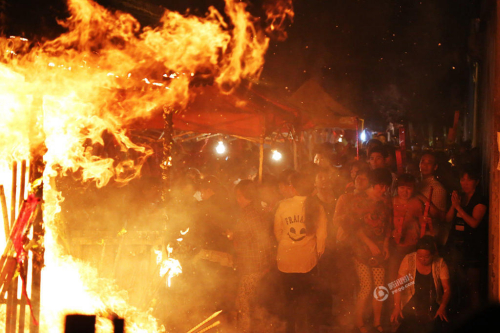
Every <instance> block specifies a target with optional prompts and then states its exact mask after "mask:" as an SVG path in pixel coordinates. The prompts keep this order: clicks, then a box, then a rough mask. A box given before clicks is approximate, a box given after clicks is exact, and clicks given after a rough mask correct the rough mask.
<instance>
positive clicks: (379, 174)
mask: <svg viewBox="0 0 500 333" xmlns="http://www.w3.org/2000/svg"><path fill="white" fill-rule="evenodd" d="M368 182H369V184H370V185H369V186H370V188H373V194H374V195H375V196H376V197H380V198H382V197H383V196H384V195H385V192H387V190H388V189H389V187H390V186H391V184H392V175H391V172H390V171H389V170H387V169H374V170H370V171H369V172H368Z"/></svg>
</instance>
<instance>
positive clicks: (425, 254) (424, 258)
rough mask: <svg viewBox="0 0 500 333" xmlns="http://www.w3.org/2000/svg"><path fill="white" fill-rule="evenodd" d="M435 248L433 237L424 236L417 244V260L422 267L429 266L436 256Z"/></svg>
mask: <svg viewBox="0 0 500 333" xmlns="http://www.w3.org/2000/svg"><path fill="white" fill-rule="evenodd" d="M436 252H437V247H436V242H435V241H434V237H432V236H429V235H426V236H424V237H422V238H420V239H419V240H418V242H417V260H418V261H419V262H420V264H422V265H423V266H430V265H431V264H432V261H433V260H434V256H435V255H436Z"/></svg>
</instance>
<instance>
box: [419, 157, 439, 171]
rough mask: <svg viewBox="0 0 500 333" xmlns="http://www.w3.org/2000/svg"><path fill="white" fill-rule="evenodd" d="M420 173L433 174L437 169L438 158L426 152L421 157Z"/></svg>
mask: <svg viewBox="0 0 500 333" xmlns="http://www.w3.org/2000/svg"><path fill="white" fill-rule="evenodd" d="M419 167H420V174H421V175H422V177H428V176H432V175H433V174H434V172H435V171H436V170H437V167H438V166H437V159H436V156H435V155H434V154H432V153H425V154H423V155H422V157H421V158H420V164H419Z"/></svg>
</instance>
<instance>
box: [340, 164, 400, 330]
mask: <svg viewBox="0 0 500 333" xmlns="http://www.w3.org/2000/svg"><path fill="white" fill-rule="evenodd" d="M368 179H369V184H370V185H369V187H368V188H367V189H366V190H365V191H364V192H361V193H359V194H355V195H352V197H351V200H349V202H345V201H344V202H342V203H341V202H340V201H339V203H338V204H337V209H338V210H339V212H342V213H343V214H342V215H337V214H336V216H335V219H336V221H338V223H339V224H340V227H341V228H342V230H343V231H342V232H343V233H344V232H345V235H346V236H347V239H346V241H347V242H349V243H350V245H351V249H352V251H353V255H354V264H355V266H356V272H357V275H358V278H359V282H360V290H359V292H358V297H357V300H356V306H355V314H354V316H355V318H354V320H355V325H356V326H357V327H358V329H359V331H360V332H362V333H366V332H368V328H367V327H365V325H364V322H363V313H364V310H365V306H366V301H367V300H368V298H369V296H370V295H372V293H373V290H374V288H376V287H381V286H383V285H384V277H385V269H384V261H385V260H387V258H388V257H389V237H390V226H391V220H392V212H391V203H390V202H389V201H388V200H387V196H386V195H385V193H386V191H387V190H388V189H389V187H390V186H391V183H392V176H391V173H390V171H389V170H387V169H384V168H382V169H374V170H370V172H369V174H368ZM340 205H342V206H345V207H340ZM372 307H373V324H374V327H375V329H376V330H377V331H379V332H383V328H382V326H381V323H380V317H381V313H382V302H379V301H378V300H376V299H375V298H373V302H372Z"/></svg>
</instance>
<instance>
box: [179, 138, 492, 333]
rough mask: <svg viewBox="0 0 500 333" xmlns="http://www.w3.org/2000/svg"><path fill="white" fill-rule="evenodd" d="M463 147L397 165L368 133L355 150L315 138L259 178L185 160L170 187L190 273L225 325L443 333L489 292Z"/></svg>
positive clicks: (391, 152) (478, 199)
mask: <svg viewBox="0 0 500 333" xmlns="http://www.w3.org/2000/svg"><path fill="white" fill-rule="evenodd" d="M468 154H469V155H471V152H470V151H467V150H466V151H464V152H462V154H461V155H460V156H454V157H453V158H451V159H450V156H448V155H446V153H444V152H432V151H430V150H428V151H424V152H421V153H420V154H418V155H417V154H413V155H412V156H410V155H409V156H405V160H404V165H403V166H402V165H399V168H398V165H397V158H396V156H395V149H394V147H392V146H388V145H386V144H383V143H382V142H380V141H378V140H375V139H374V140H370V142H368V144H367V146H366V150H363V151H361V154H360V157H359V158H352V157H349V155H348V154H347V155H346V156H340V154H339V153H337V154H335V152H334V150H333V149H330V148H329V147H328V146H323V147H322V148H320V149H318V151H317V154H316V155H315V158H314V160H313V161H311V162H309V163H306V164H304V165H303V167H302V168H301V169H300V170H299V171H296V170H291V169H287V170H284V171H282V172H281V173H280V174H278V175H271V174H264V175H263V178H262V180H261V181H260V182H259V181H258V180H257V179H255V175H252V176H249V177H248V179H238V180H237V181H234V180H233V179H227V180H224V179H221V178H220V177H214V176H207V175H202V174H201V173H200V172H199V171H197V170H196V169H190V170H188V171H187V172H185V173H184V174H183V176H182V177H179V178H178V179H176V182H175V184H174V185H175V186H174V189H175V191H174V194H173V197H174V202H175V203H176V205H177V208H179V210H180V211H181V212H182V213H183V214H184V215H189V216H191V217H192V219H191V220H190V222H189V223H186V225H189V226H190V231H189V234H188V235H187V236H186V242H187V244H189V245H190V247H189V251H190V253H191V255H192V257H193V258H194V259H193V260H192V262H193V265H192V266H191V269H192V270H193V271H198V272H201V273H200V274H206V276H207V279H204V280H205V282H204V293H205V297H207V298H208V299H209V304H211V306H213V307H214V309H218V308H224V307H225V309H227V310H228V311H229V312H231V311H233V313H234V314H235V316H234V317H235V321H234V325H235V327H236V329H235V331H236V332H263V331H269V332H273V331H279V330H278V329H277V328H276V327H274V328H273V327H269V325H275V324H274V323H271V324H270V323H269V321H268V320H267V319H266V318H270V317H272V316H276V317H278V318H280V320H281V322H283V323H284V329H285V331H286V332H319V331H320V327H321V326H338V327H343V328H345V331H346V332H350V330H354V331H356V332H362V333H366V332H385V331H387V332H389V331H397V332H432V331H435V332H444V331H446V330H447V329H449V328H450V327H453V323H454V322H457V321H458V317H459V316H460V315H462V314H464V313H467V312H472V311H474V310H477V309H478V308H479V307H480V306H481V304H483V303H484V302H485V301H486V293H487V291H486V289H485V286H486V283H485V279H486V274H487V258H488V252H487V240H488V239H487V230H488V221H487V207H488V201H487V200H486V198H485V197H484V196H483V194H482V191H481V188H480V180H481V179H480V174H481V173H480V170H479V168H478V165H477V164H475V163H474V162H476V161H477V160H473V161H470V160H468V159H467V155H468ZM339 161H342V162H341V163H339ZM452 162H453V164H452ZM398 170H399V171H400V172H399V173H398ZM402 170H403V171H404V172H401V171H402ZM180 207H181V208H180ZM195 262H196V264H194V263H195ZM197 265H198V266H197ZM199 265H202V266H199ZM200 267H201V268H200ZM199 276H200V275H199V274H198V275H197V277H198V278H199ZM208 277H211V278H210V282H208V280H209V279H208ZM233 282H234V283H233ZM210 286H211V287H210ZM221 290H224V291H225V294H226V296H227V295H229V298H228V297H218V296H220V295H221ZM263 327H264V328H263ZM273 329H275V330H273Z"/></svg>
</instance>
